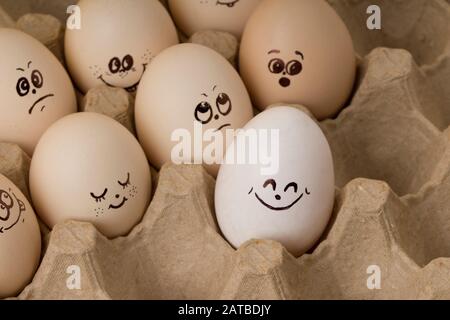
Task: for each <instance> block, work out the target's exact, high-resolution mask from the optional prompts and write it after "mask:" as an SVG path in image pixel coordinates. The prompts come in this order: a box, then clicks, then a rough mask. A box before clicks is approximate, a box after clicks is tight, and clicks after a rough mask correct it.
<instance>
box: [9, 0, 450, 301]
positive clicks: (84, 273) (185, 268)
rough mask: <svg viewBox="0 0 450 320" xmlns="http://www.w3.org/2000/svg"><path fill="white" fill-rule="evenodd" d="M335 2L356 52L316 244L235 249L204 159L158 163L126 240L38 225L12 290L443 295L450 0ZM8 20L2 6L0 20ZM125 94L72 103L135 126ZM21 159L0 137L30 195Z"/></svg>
mask: <svg viewBox="0 0 450 320" xmlns="http://www.w3.org/2000/svg"><path fill="white" fill-rule="evenodd" d="M62 2H65V1H60V0H52V1H45V4H44V1H23V2H20V4H21V5H22V3H24V5H23V7H19V6H18V5H14V3H17V2H16V1H10V0H5V3H7V4H8V5H6V6H4V8H5V9H7V10H8V9H9V11H7V12H9V14H10V15H11V16H12V17H13V18H14V19H19V18H20V16H22V15H23V14H26V13H29V12H30V11H33V12H39V13H51V14H54V15H56V16H57V15H58V14H60V11H59V10H60V9H61V5H62V4H61V3H62ZM70 2H71V1H67V3H70ZM329 2H330V4H331V5H332V6H333V7H334V8H335V9H336V11H337V12H338V13H339V14H340V15H341V17H342V18H343V20H344V21H345V22H346V24H347V25H348V27H349V29H350V31H351V32H352V36H353V39H354V42H355V48H356V50H357V52H358V54H359V56H360V57H361V58H360V61H359V65H358V79H357V82H356V84H355V89H354V93H353V95H352V98H351V100H350V101H349V103H348V106H347V107H346V108H345V109H344V110H343V111H342V112H341V113H340V114H339V116H338V117H337V118H336V119H330V120H326V121H323V122H321V123H320V126H321V128H322V129H323V131H324V132H325V134H326V136H327V138H328V140H329V142H330V146H331V149H332V152H333V155H334V160H335V172H336V185H337V191H336V202H335V208H334V212H333V216H332V219H331V221H330V223H329V226H328V227H327V230H326V232H325V233H324V235H323V237H322V239H321V240H320V241H319V243H318V244H317V245H316V247H315V248H314V249H313V250H311V251H310V252H309V253H308V254H305V255H303V256H301V257H299V258H294V257H293V256H292V255H290V254H289V253H288V252H287V251H286V250H285V249H284V248H283V247H282V246H281V245H280V244H279V243H276V242H273V241H268V240H251V241H249V242H247V243H246V244H244V245H243V246H241V247H240V248H239V249H237V250H235V249H234V248H232V247H231V246H230V245H229V244H228V243H227V242H226V241H225V240H224V238H223V237H222V235H221V234H220V230H219V228H218V225H217V222H216V219H215V214H214V201H213V199H214V197H213V196H214V184H215V181H214V179H213V178H211V177H210V176H209V175H208V174H207V173H206V172H205V170H204V169H203V168H201V167H200V166H174V165H170V164H167V165H165V166H164V167H163V168H162V169H161V171H160V172H159V174H157V173H156V172H155V171H153V172H152V173H153V178H154V180H155V181H154V184H153V186H154V188H155V190H154V196H153V199H152V201H151V204H150V206H149V208H148V211H147V212H146V214H145V216H144V218H143V220H142V222H141V223H140V224H139V225H137V226H136V227H135V228H134V229H133V231H132V232H131V233H130V234H129V235H128V236H127V237H122V238H117V239H112V240H109V239H106V238H105V237H104V236H102V235H101V234H100V233H99V232H98V231H97V230H96V229H95V228H94V227H93V226H92V225H91V224H88V223H82V222H75V221H69V222H66V223H63V224H60V225H57V226H56V227H55V228H54V229H53V231H52V232H50V233H49V232H48V230H46V228H45V227H43V226H42V232H43V235H44V243H45V245H44V251H43V255H42V263H41V265H40V268H39V269H38V271H37V273H36V275H35V277H34V280H33V282H32V283H31V284H30V285H29V286H28V287H27V288H26V289H25V290H24V291H23V292H22V293H21V294H20V295H19V296H18V298H19V299H76V298H81V299H450V281H449V280H448V279H450V196H449V195H450V127H449V124H450V88H449V85H448V84H449V83H450V4H449V1H444V0H429V1H411V0H399V1H395V2H394V1H390V0H378V1H372V0H371V1H366V0H329ZM2 4H3V2H2ZM373 4H377V5H379V6H380V7H381V10H382V19H383V20H382V21H383V24H382V29H381V30H374V31H370V30H368V29H366V19H367V17H368V15H367V14H366V9H367V7H368V6H369V5H373ZM27 5H28V7H27ZM3 16H6V14H3V11H2V10H1V9H0V24H1V23H3V22H2V21H8V18H6V19H4V18H2V17H3ZM61 17H62V18H64V15H62V16H61V15H60V16H59V18H60V19H61ZM2 19H4V20H2ZM9 21H11V19H9ZM61 23H63V22H61ZM39 38H40V39H45V37H44V38H42V36H40V37H39ZM226 39H228V40H226ZM229 39H231V38H229V36H228V35H223V34H219V33H215V32H204V33H202V34H198V35H196V36H195V37H193V38H192V39H190V40H188V41H193V42H197V43H203V44H205V45H209V46H211V47H213V48H215V49H216V50H217V51H219V52H221V53H222V54H224V56H226V57H227V58H228V59H229V60H231V61H233V59H234V58H233V57H236V53H237V45H235V44H233V40H229ZM387 47H390V48H398V49H388V48H387ZM233 48H234V49H233ZM133 101H134V100H133V98H132V97H131V96H129V94H128V93H126V92H125V91H123V90H121V89H111V88H106V87H99V88H96V89H94V90H92V91H91V92H89V93H88V94H87V95H86V97H84V99H82V100H81V103H80V109H81V110H90V111H95V112H101V113H104V114H107V115H109V116H111V117H113V118H115V119H116V120H118V121H119V122H121V123H122V124H124V125H125V126H126V127H127V128H128V129H129V130H130V131H132V132H134V124H133V117H132V114H133ZM28 168H29V158H28V157H27V156H26V155H25V154H24V153H23V152H22V151H21V150H20V149H19V148H18V147H17V146H14V145H11V144H8V143H2V144H0V173H3V174H5V175H7V176H8V177H9V178H10V179H11V180H13V181H14V182H15V183H16V184H17V185H18V186H19V188H21V190H22V191H24V193H25V194H27V195H28V194H29V193H28V190H27V185H26V182H27V176H28ZM243 214H245V213H243ZM74 270H75V271H74ZM78 280H79V281H78Z"/></svg>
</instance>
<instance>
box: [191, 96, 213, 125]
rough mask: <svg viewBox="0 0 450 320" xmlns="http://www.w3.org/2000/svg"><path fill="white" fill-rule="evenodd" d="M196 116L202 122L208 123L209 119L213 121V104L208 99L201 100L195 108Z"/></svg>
mask: <svg viewBox="0 0 450 320" xmlns="http://www.w3.org/2000/svg"><path fill="white" fill-rule="evenodd" d="M194 116H195V120H197V121H198V122H200V123H201V124H207V123H208V122H209V121H211V119H212V116H213V111H212V107H211V105H210V104H209V103H208V102H206V101H203V102H200V103H199V104H198V105H197V107H196V108H195V113H194Z"/></svg>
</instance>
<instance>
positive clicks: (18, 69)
mask: <svg viewBox="0 0 450 320" xmlns="http://www.w3.org/2000/svg"><path fill="white" fill-rule="evenodd" d="M30 65H31V61H28V63H27V68H30ZM16 70H17V71H22V72H25V69H22V68H16Z"/></svg>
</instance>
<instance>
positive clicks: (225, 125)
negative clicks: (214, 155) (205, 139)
mask: <svg viewBox="0 0 450 320" xmlns="http://www.w3.org/2000/svg"><path fill="white" fill-rule="evenodd" d="M226 127H231V124H230V123H227V124H224V125H223V126H220V127H219V128H217V129H216V131H215V132H218V131H220V130H222V129H223V128H226Z"/></svg>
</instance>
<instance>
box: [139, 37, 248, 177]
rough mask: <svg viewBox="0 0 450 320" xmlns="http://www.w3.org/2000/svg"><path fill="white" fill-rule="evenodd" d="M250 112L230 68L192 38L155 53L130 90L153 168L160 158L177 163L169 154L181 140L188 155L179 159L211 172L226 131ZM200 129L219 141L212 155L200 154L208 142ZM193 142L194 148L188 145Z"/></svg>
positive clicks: (216, 164)
mask: <svg viewBox="0 0 450 320" xmlns="http://www.w3.org/2000/svg"><path fill="white" fill-rule="evenodd" d="M252 116H253V110H252V105H251V101H250V98H249V95H248V93H247V90H246V88H245V86H244V84H243V82H242V80H241V79H240V77H239V75H238V73H237V72H236V70H235V69H234V68H233V67H232V66H231V64H230V63H229V62H228V61H227V60H226V59H225V58H223V57H222V56H220V55H219V54H218V53H216V52H215V51H213V50H211V49H209V48H206V47H203V46H200V45H195V44H181V45H177V46H174V47H171V48H169V49H167V50H165V51H164V52H162V53H161V54H160V55H159V56H158V57H156V59H155V60H154V61H153V63H152V64H151V65H150V66H149V68H148V70H147V71H146V72H145V74H144V76H143V78H142V82H141V85H140V87H139V90H138V93H137V96H136V110H135V118H136V129H137V133H138V137H139V141H140V142H141V144H142V146H143V148H144V150H145V151H146V154H147V156H148V159H149V160H150V162H151V163H152V164H153V165H155V166H156V167H158V168H160V167H161V166H162V165H163V164H164V163H166V162H175V163H178V162H177V161H175V160H174V159H173V155H174V154H177V152H176V148H177V146H179V144H180V143H182V142H185V143H186V145H190V147H189V148H186V149H189V150H190V151H189V152H190V155H189V154H188V153H187V152H185V153H183V161H182V162H180V163H184V164H186V163H203V164H204V165H205V167H206V169H207V170H208V171H209V172H210V173H211V174H212V175H214V176H215V175H217V170H218V167H219V163H220V161H221V159H222V157H223V153H224V150H225V148H226V146H227V143H228V144H229V143H231V141H229V140H227V139H226V131H227V130H232V129H237V128H241V127H242V126H244V125H245V123H247V122H248V121H249V120H250V119H251V118H252ZM198 126H199V127H200V129H201V131H202V132H201V133H200V134H199V133H198V130H196V127H198ZM206 132H211V133H213V138H212V141H221V143H222V145H223V146H222V148H217V149H216V151H217V152H216V153H214V152H211V154H213V153H214V154H215V155H218V157H214V154H213V155H212V156H211V157H203V155H205V154H206V153H207V152H206V150H207V148H208V145H210V143H208V142H206V141H205V139H203V137H204V135H203V134H204V133H206ZM186 135H188V137H186V138H184V137H185V136H186ZM181 137H183V139H181ZM174 138H175V139H174ZM178 138H180V139H178ZM199 139H200V142H199V143H198V142H197V141H198V140H199ZM228 141H229V142H228ZM196 144H197V145H200V147H199V149H200V154H199V153H198V152H195V150H194V148H195V145H196ZM220 149H221V150H220ZM185 151H186V150H185ZM180 153H181V152H180ZM198 155H199V156H198ZM206 158H208V159H209V160H211V161H209V160H208V159H206ZM215 159H218V161H215ZM203 160H206V161H203ZM191 161H192V162H191ZM196 161H197V162H196Z"/></svg>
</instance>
